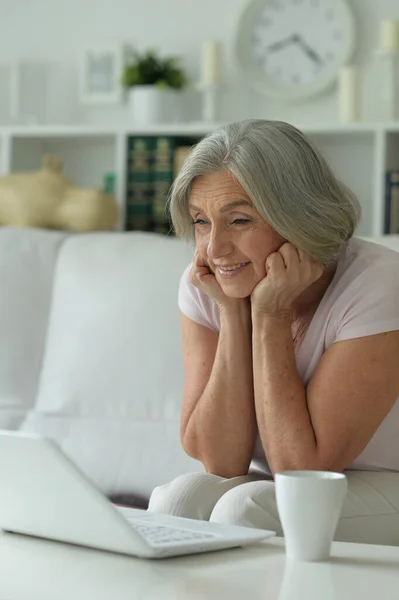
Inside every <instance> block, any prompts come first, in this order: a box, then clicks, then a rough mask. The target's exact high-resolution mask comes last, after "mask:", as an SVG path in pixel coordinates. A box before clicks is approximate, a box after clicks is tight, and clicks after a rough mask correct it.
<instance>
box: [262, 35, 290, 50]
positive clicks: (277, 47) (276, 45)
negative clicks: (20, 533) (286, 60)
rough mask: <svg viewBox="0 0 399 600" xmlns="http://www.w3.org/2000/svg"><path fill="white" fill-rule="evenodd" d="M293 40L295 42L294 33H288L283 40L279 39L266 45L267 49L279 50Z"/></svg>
mask: <svg viewBox="0 0 399 600" xmlns="http://www.w3.org/2000/svg"><path fill="white" fill-rule="evenodd" d="M293 42H295V36H294V35H290V36H289V37H288V38H285V39H284V40H280V41H279V42H275V43H274V44H271V45H270V46H268V48H267V49H268V50H269V52H276V51H277V50H281V48H284V47H285V46H288V45H289V44H292V43H293Z"/></svg>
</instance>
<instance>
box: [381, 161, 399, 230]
mask: <svg viewBox="0 0 399 600" xmlns="http://www.w3.org/2000/svg"><path fill="white" fill-rule="evenodd" d="M384 233H385V234H399V169H390V170H389V171H387V172H386V174H385V223H384Z"/></svg>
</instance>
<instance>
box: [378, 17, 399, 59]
mask: <svg viewBox="0 0 399 600" xmlns="http://www.w3.org/2000/svg"><path fill="white" fill-rule="evenodd" d="M380 44H381V49H382V50H384V51H386V52H398V51H399V21H395V20H390V21H383V22H382V23H381V31H380Z"/></svg>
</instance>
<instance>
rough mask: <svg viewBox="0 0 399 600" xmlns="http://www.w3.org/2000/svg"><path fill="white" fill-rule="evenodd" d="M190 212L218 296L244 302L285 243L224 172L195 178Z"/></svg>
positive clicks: (197, 247) (197, 239)
mask: <svg viewBox="0 0 399 600" xmlns="http://www.w3.org/2000/svg"><path fill="white" fill-rule="evenodd" d="M190 214H191V216H192V218H193V222H194V223H195V224H194V229H195V243H196V249H197V251H198V253H199V255H200V256H201V257H202V258H203V259H204V260H205V261H206V262H207V263H208V264H209V266H210V268H211V270H212V271H213V272H214V273H215V276H216V279H217V281H218V282H219V284H220V285H221V287H222V290H223V292H224V293H225V294H226V295H227V296H230V297H231V298H246V297H247V296H249V295H250V294H251V293H252V290H253V289H254V288H255V286H256V285H257V284H258V283H259V281H260V280H261V279H263V278H264V277H265V276H266V268H265V262H266V259H267V257H268V256H269V254H271V253H272V252H276V250H278V249H279V248H280V247H281V246H282V244H283V243H284V242H285V241H286V240H285V239H284V238H282V237H281V236H280V235H279V234H278V233H276V232H275V231H274V229H272V227H270V225H268V224H267V223H266V221H265V220H264V218H263V217H262V216H261V215H260V214H259V213H258V212H257V211H256V210H255V208H253V207H252V204H251V201H250V199H249V197H248V195H247V194H246V193H245V192H244V190H243V188H242V187H241V185H240V184H239V183H238V182H237V181H235V180H234V178H233V176H232V175H231V174H230V173H229V172H228V171H220V172H217V173H212V174H209V175H201V176H199V177H196V178H195V179H194V181H193V183H192V186H191V193H190Z"/></svg>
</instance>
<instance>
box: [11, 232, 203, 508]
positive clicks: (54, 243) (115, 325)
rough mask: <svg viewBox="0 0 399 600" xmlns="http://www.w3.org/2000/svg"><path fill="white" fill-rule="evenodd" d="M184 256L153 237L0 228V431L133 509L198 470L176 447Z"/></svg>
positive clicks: (173, 243) (188, 253) (177, 246)
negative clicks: (67, 465) (40, 439)
mask: <svg viewBox="0 0 399 600" xmlns="http://www.w3.org/2000/svg"><path fill="white" fill-rule="evenodd" d="M191 257H192V249H191V248H190V247H189V246H188V245H187V244H185V243H183V242H181V241H179V240H176V239H171V238H164V237H162V236H159V235H155V234H146V233H126V234H124V233H95V234H84V235H67V234H65V233H62V232H51V231H43V230H37V229H16V228H15V229H14V228H0V428H4V429H21V430H26V431H36V432H39V433H43V434H45V435H48V436H50V437H51V438H53V439H55V440H56V441H57V442H58V443H59V444H60V445H61V447H62V448H63V449H64V451H65V452H66V453H67V454H68V455H69V456H70V457H71V458H72V459H73V460H75V461H76V462H77V464H78V465H79V466H80V467H81V468H82V469H83V471H84V472H85V473H86V474H87V475H89V477H90V478H91V479H92V480H93V481H94V482H95V483H96V484H97V486H98V487H99V488H100V489H101V490H102V491H103V492H104V493H106V494H107V495H108V496H109V497H112V498H120V497H121V496H126V495H128V496H129V498H128V500H127V501H128V502H129V501H131V503H132V504H135V505H140V500H141V499H144V500H145V499H146V498H148V497H149V495H150V493H151V491H152V489H153V488H154V487H155V486H156V485H158V484H161V483H165V482H167V481H168V480H170V479H172V478H173V477H175V476H177V475H179V474H180V473H183V472H186V471H190V470H194V471H195V470H202V467H201V465H200V464H199V463H197V462H196V461H194V460H192V459H191V458H189V457H188V456H186V455H185V453H184V452H183V450H182V449H181V446H180V438H179V418H180V406H181V399H182V382H183V376H182V373H183V371H182V359H181V348H180V321H179V310H178V306H177V289H178V282H179V278H180V275H181V273H182V271H183V269H184V268H185V267H186V266H187V264H189V262H190V260H191Z"/></svg>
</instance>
